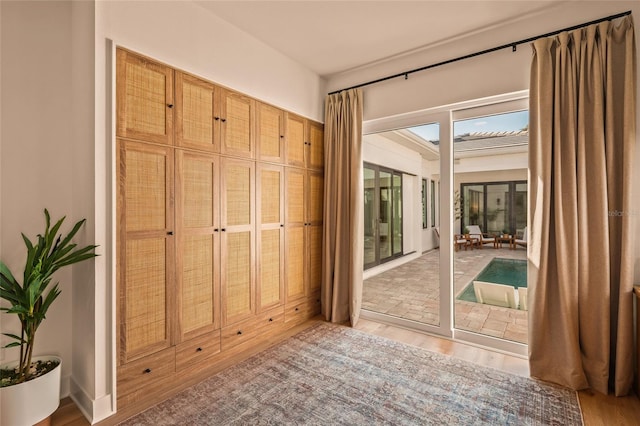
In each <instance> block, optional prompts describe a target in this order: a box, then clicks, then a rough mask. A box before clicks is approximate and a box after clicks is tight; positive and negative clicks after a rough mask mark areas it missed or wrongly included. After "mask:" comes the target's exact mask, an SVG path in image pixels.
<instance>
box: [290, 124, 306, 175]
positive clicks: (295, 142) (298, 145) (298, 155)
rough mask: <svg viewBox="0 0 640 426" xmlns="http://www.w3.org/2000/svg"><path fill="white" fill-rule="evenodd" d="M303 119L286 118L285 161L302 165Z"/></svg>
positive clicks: (303, 146) (303, 145)
mask: <svg viewBox="0 0 640 426" xmlns="http://www.w3.org/2000/svg"><path fill="white" fill-rule="evenodd" d="M304 143H305V140H304V121H303V120H298V119H296V118H294V117H288V118H287V161H288V162H289V163H290V164H302V165H304V148H305V144H304Z"/></svg>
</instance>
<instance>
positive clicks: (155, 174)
mask: <svg viewBox="0 0 640 426" xmlns="http://www.w3.org/2000/svg"><path fill="white" fill-rule="evenodd" d="M125 161H126V166H125V167H126V187H125V191H126V199H125V206H126V207H125V209H126V211H125V218H126V226H127V231H148V230H161V229H164V228H165V226H166V190H167V188H166V180H167V158H166V157H165V156H164V155H161V154H157V153H151V152H141V151H135V150H128V151H127V152H126V160H125Z"/></svg>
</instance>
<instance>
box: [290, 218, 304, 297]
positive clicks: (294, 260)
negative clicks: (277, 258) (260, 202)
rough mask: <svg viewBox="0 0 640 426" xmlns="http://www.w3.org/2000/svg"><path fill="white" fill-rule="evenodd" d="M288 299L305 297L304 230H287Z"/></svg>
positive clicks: (296, 228)
mask: <svg viewBox="0 0 640 426" xmlns="http://www.w3.org/2000/svg"><path fill="white" fill-rule="evenodd" d="M286 240H287V244H286V247H287V257H286V259H287V262H286V264H287V265H286V271H287V297H289V298H292V297H297V296H303V295H304V253H305V250H304V228H303V227H295V228H289V229H287V233H286Z"/></svg>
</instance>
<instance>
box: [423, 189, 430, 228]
mask: <svg viewBox="0 0 640 426" xmlns="http://www.w3.org/2000/svg"><path fill="white" fill-rule="evenodd" d="M428 187H429V179H422V229H425V228H428V227H429V216H428V215H427V212H428V211H429V209H428V206H429V197H428V191H427V188H428Z"/></svg>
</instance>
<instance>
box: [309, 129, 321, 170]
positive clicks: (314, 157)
mask: <svg viewBox="0 0 640 426" xmlns="http://www.w3.org/2000/svg"><path fill="white" fill-rule="evenodd" d="M308 124H309V126H308V127H309V136H308V144H307V147H308V149H309V155H308V156H307V159H308V161H307V167H309V168H311V169H316V170H324V126H323V125H322V124H320V123H315V122H313V121H308Z"/></svg>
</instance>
